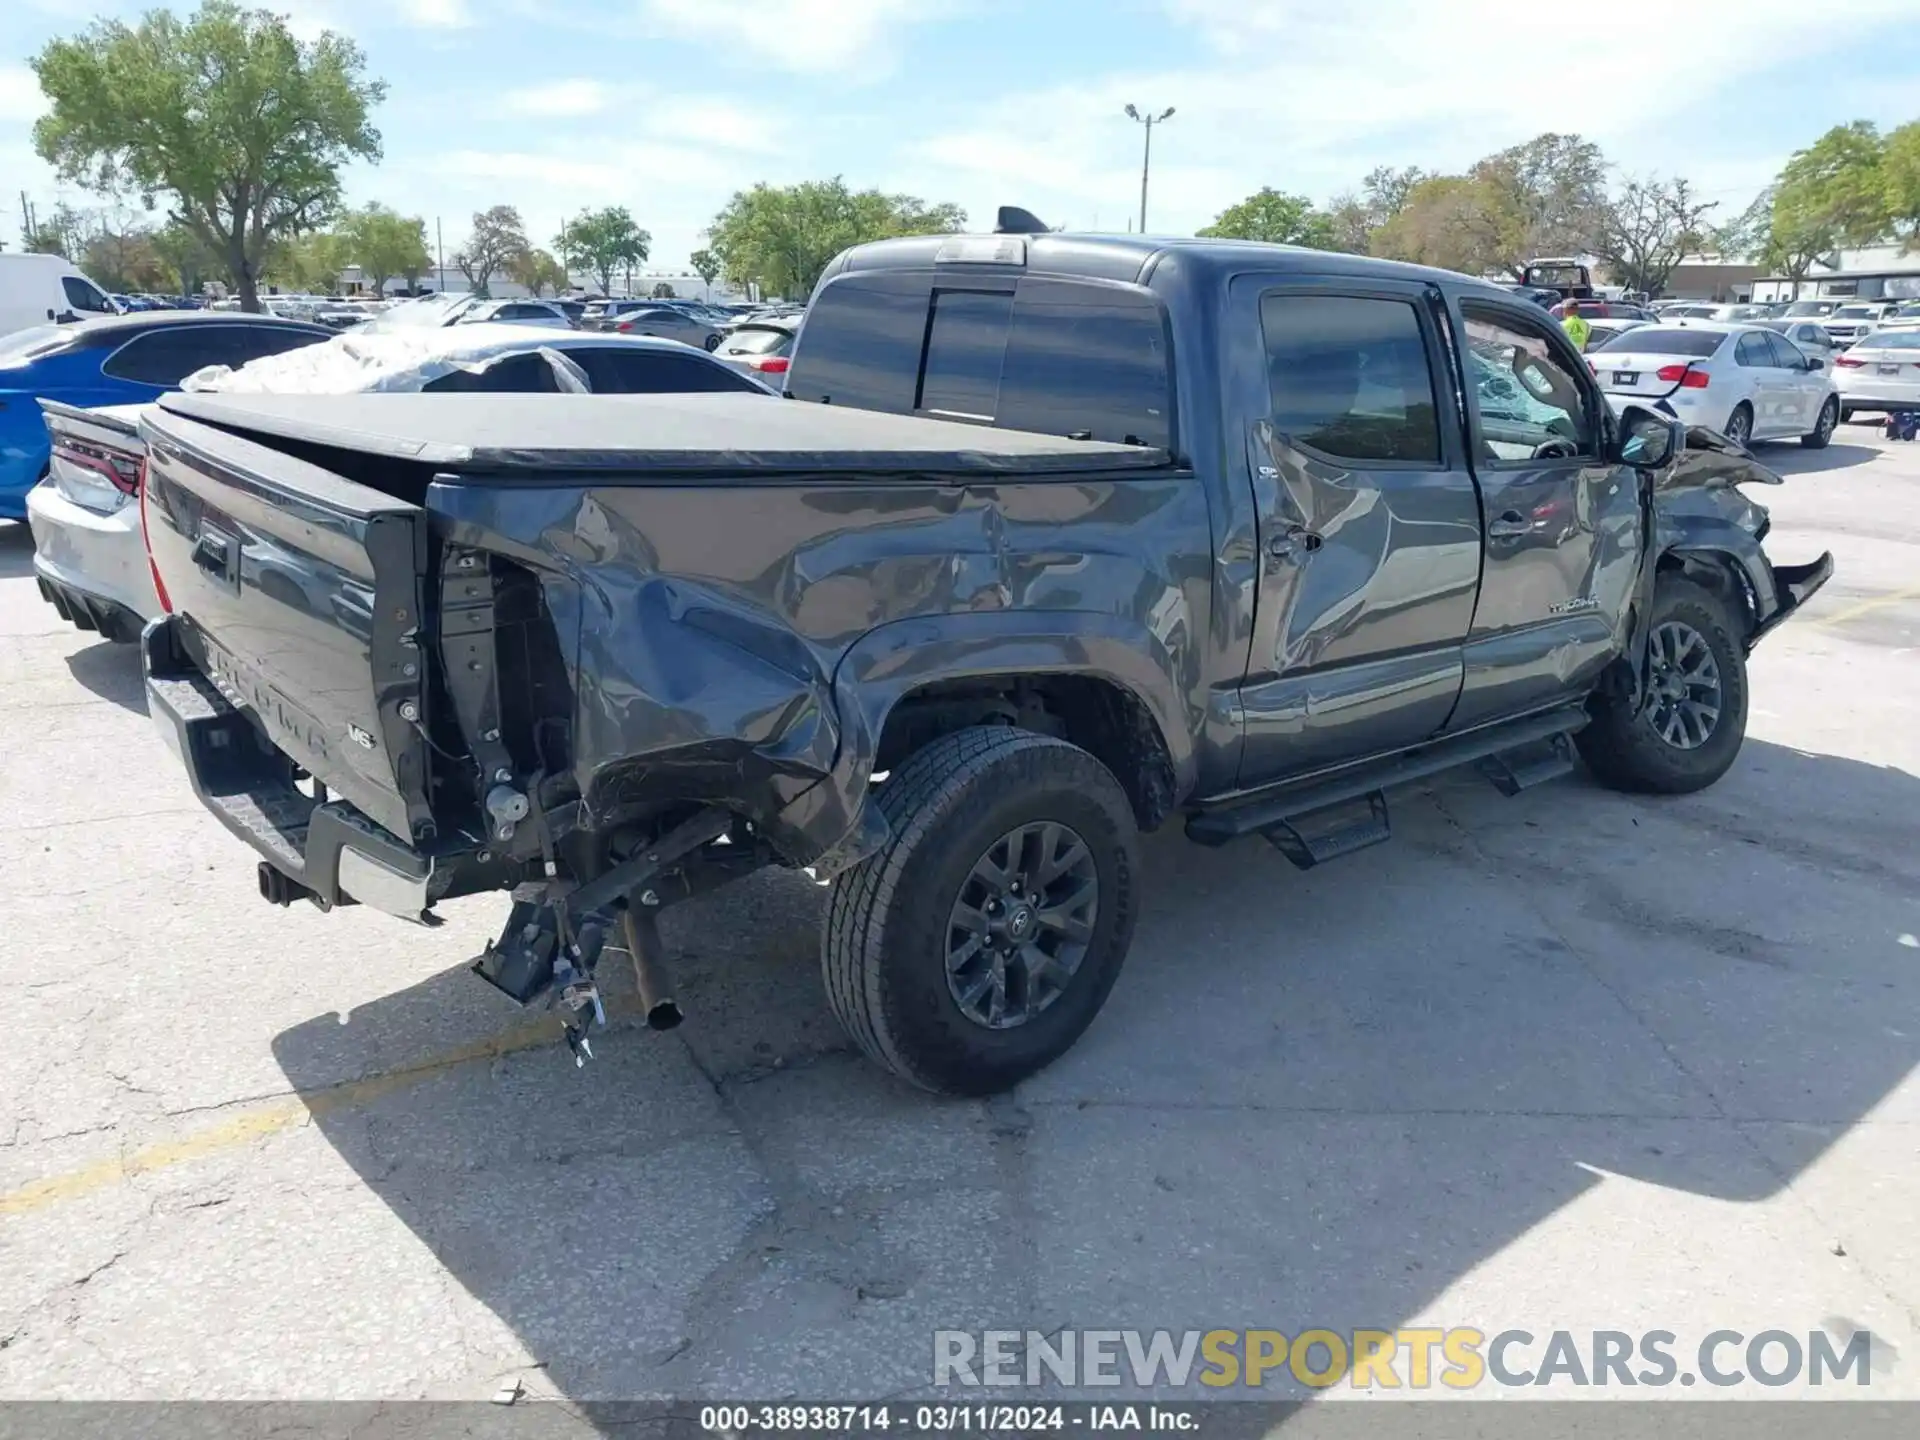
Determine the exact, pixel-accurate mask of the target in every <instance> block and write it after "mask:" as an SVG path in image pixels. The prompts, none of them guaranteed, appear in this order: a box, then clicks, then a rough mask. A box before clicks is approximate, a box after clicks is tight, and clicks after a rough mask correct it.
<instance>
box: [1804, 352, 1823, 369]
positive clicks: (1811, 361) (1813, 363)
mask: <svg viewBox="0 0 1920 1440" xmlns="http://www.w3.org/2000/svg"><path fill="white" fill-rule="evenodd" d="M1826 368H1827V362H1826V361H1824V360H1822V359H1821V358H1820V357H1819V356H1818V355H1809V356H1808V357H1807V369H1809V370H1824V369H1826Z"/></svg>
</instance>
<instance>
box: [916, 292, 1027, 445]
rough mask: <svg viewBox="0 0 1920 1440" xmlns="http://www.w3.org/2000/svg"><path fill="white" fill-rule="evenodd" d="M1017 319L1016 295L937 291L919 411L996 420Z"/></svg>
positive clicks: (928, 325) (929, 332) (960, 418)
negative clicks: (1009, 338) (1009, 337)
mask: <svg viewBox="0 0 1920 1440" xmlns="http://www.w3.org/2000/svg"><path fill="white" fill-rule="evenodd" d="M1012 319H1013V293H1012V292H1011V291H1006V290H1002V291H982V290H936V291H935V292H934V295H933V315H932V318H931V319H930V320H929V322H928V324H927V358H926V363H925V364H924V365H923V366H922V367H921V370H920V398H919V401H918V404H917V405H916V406H915V408H916V409H920V410H924V411H926V412H927V413H928V414H929V415H941V416H945V417H946V418H948V419H951V420H986V421H989V422H991V421H992V420H994V419H995V418H996V417H997V416H998V414H999V411H1000V373H1001V371H1002V370H1003V369H1004V368H1005V366H1006V359H1007V331H1008V329H1009V328H1010V325H1011V322H1012Z"/></svg>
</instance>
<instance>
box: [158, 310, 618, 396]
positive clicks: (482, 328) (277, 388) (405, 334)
mask: <svg viewBox="0 0 1920 1440" xmlns="http://www.w3.org/2000/svg"><path fill="white" fill-rule="evenodd" d="M570 338H571V332H570V331H564V330H555V331H554V332H553V333H552V336H551V339H552V342H553V343H551V344H549V343H543V333H542V332H541V331H539V330H537V329H533V328H532V327H529V326H526V325H452V326H447V327H445V328H444V329H443V328H438V327H435V328H424V327H423V328H412V329H397V330H385V331H375V332H372V333H361V332H357V331H352V330H349V331H348V332H347V333H346V334H344V335H338V336H335V337H334V338H333V339H331V340H322V341H321V342H320V343H319V344H317V345H303V346H301V347H300V348H299V349H298V350H287V351H283V352H282V353H280V354H278V355H266V356H262V357H261V358H260V359H258V360H253V361H249V362H248V363H247V364H246V365H244V366H242V367H240V368H239V369H237V370H236V369H235V368H233V367H232V366H230V365H209V366H207V367H206V368H205V369H203V370H196V371H194V372H193V373H192V374H191V375H189V376H187V377H186V379H184V380H182V381H181V382H180V388H181V389H182V390H196V391H217V392H220V393H223V394H230V395H287V394H298V395H363V394H369V393H378V392H380V391H402V392H405V391H414V390H419V389H421V388H422V387H423V386H426V385H430V384H432V383H433V382H434V381H435V380H438V379H439V378H440V377H441V376H443V375H450V374H452V373H453V372H454V371H456V370H467V371H481V370H485V369H486V368H487V367H488V366H490V365H494V364H497V363H499V362H500V361H502V360H506V359H510V358H512V357H513V356H516V355H524V354H526V353H527V351H528V350H529V349H535V350H537V351H538V353H539V355H540V356H541V358H543V359H544V360H545V361H546V362H547V363H548V364H549V365H551V366H552V367H553V375H554V380H555V382H556V383H557V384H558V385H559V387H560V389H561V390H563V391H568V392H571V393H574V394H579V395H586V394H591V393H592V391H593V386H592V385H591V384H589V383H588V381H587V376H586V372H585V371H584V370H582V369H581V368H580V367H579V366H578V365H576V364H575V363H574V362H573V361H571V360H569V359H568V358H567V357H566V354H565V353H564V351H565V347H566V344H567V341H568V340H569V339H570Z"/></svg>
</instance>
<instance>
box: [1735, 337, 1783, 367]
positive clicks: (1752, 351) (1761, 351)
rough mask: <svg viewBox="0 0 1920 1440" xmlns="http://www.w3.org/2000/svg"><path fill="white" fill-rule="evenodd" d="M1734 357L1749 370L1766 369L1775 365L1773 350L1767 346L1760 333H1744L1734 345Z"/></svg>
mask: <svg viewBox="0 0 1920 1440" xmlns="http://www.w3.org/2000/svg"><path fill="white" fill-rule="evenodd" d="M1733 358H1734V359H1735V360H1736V361H1738V362H1739V363H1740V364H1741V365H1743V366H1745V367H1746V368H1747V369H1749V370H1766V369H1771V368H1772V367H1773V352H1772V351H1771V350H1769V349H1768V348H1767V342H1766V341H1765V340H1762V339H1761V338H1760V337H1759V336H1758V335H1742V336H1741V337H1740V339H1739V342H1738V343H1737V344H1736V345H1735V346H1734V347H1733Z"/></svg>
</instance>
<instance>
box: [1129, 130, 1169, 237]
mask: <svg viewBox="0 0 1920 1440" xmlns="http://www.w3.org/2000/svg"><path fill="white" fill-rule="evenodd" d="M1127 118H1128V119H1129V120H1138V121H1139V122H1140V123H1141V124H1142V125H1144V126H1146V127H1147V148H1146V153H1145V154H1143V155H1142V156H1141V157H1140V233H1141V234H1142V235H1144V234H1146V233H1147V170H1148V167H1150V166H1151V165H1152V164H1153V127H1154V126H1156V125H1158V124H1160V123H1161V122H1162V121H1163V120H1171V119H1172V118H1173V107H1172V106H1171V105H1169V106H1168V107H1167V108H1166V109H1164V110H1162V111H1161V112H1160V113H1159V114H1158V115H1155V114H1153V113H1152V112H1151V111H1149V112H1148V113H1147V114H1145V115H1142V114H1141V113H1140V112H1139V111H1138V110H1136V109H1134V108H1133V106H1131V105H1129V106H1127Z"/></svg>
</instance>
